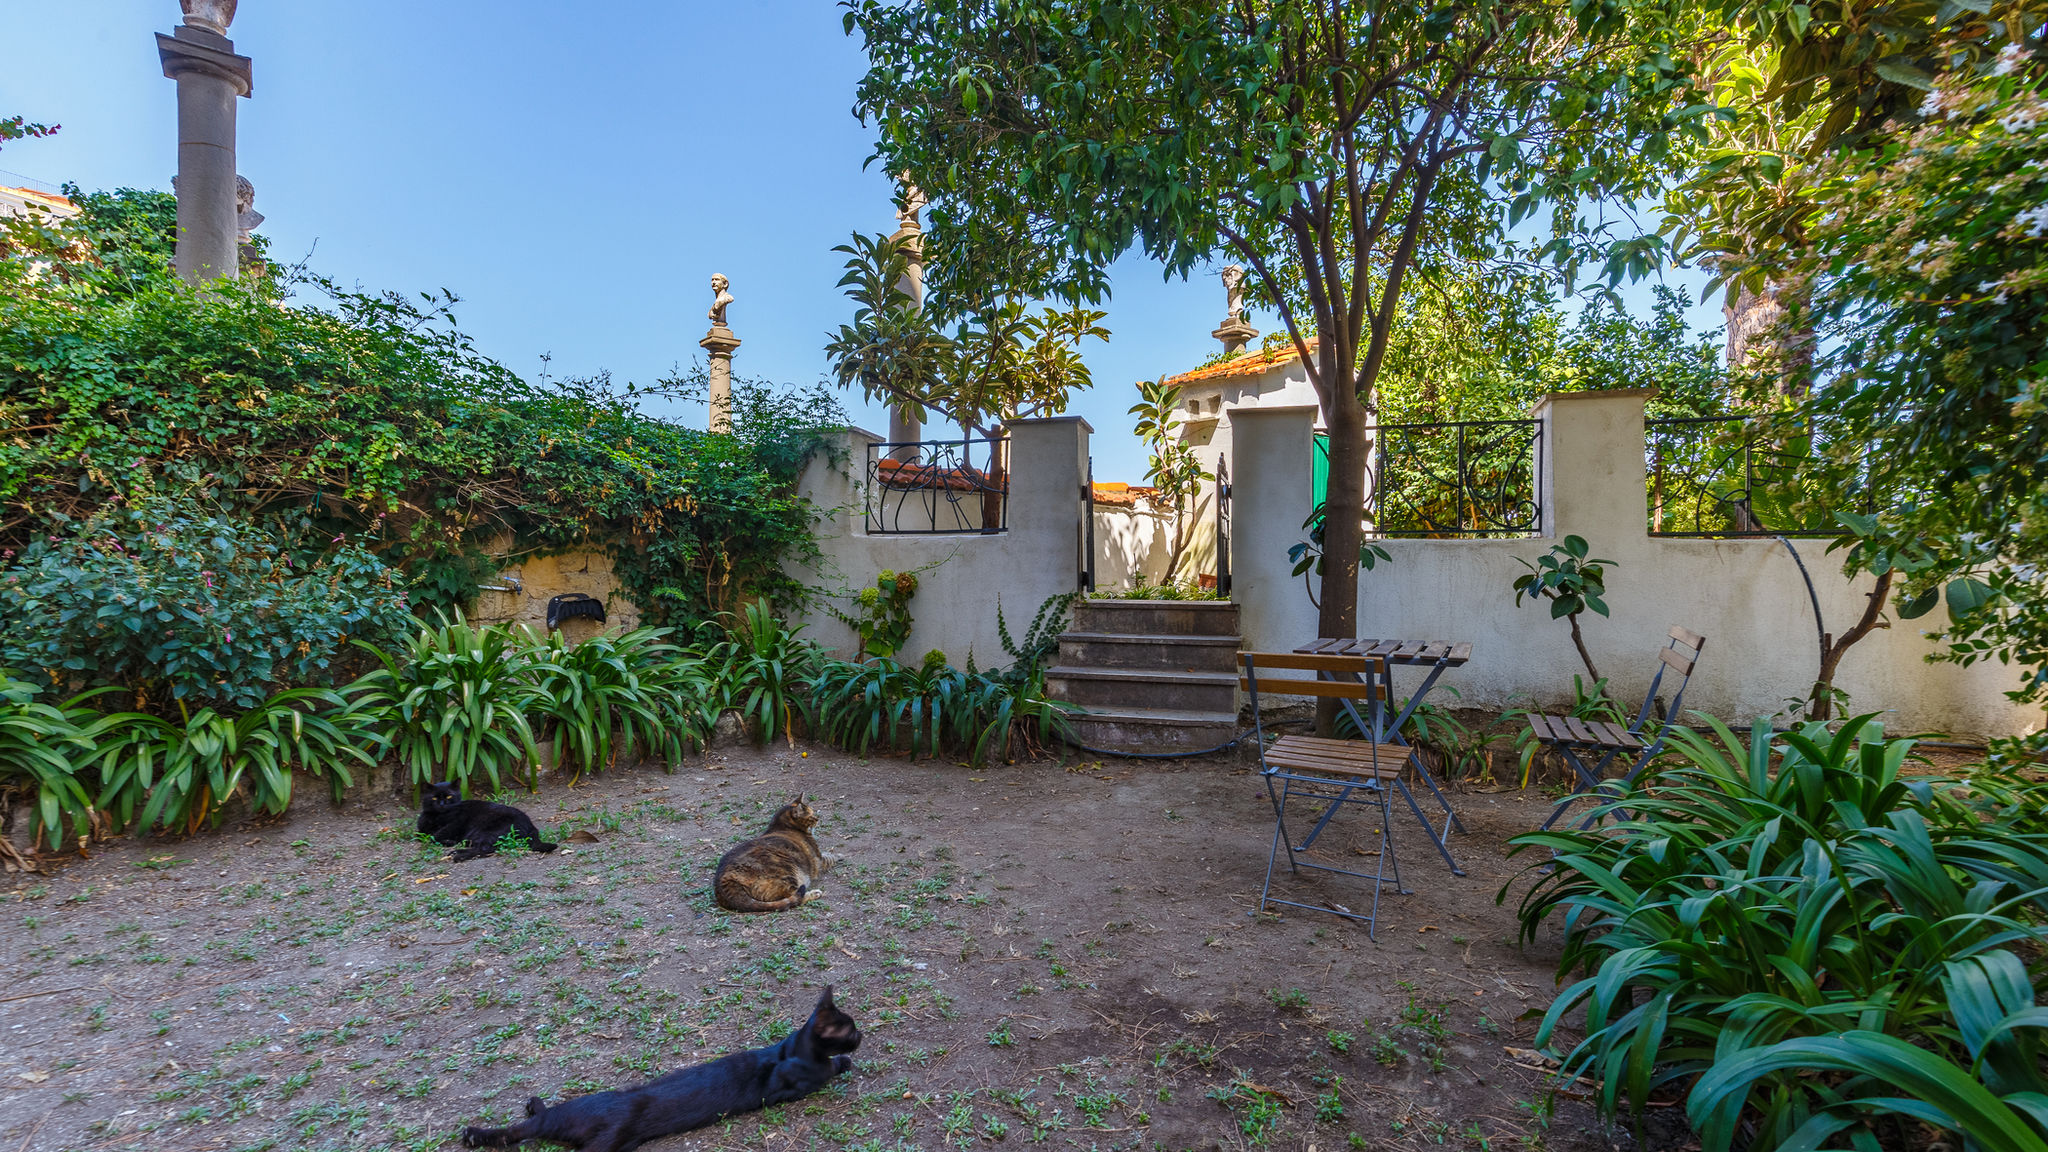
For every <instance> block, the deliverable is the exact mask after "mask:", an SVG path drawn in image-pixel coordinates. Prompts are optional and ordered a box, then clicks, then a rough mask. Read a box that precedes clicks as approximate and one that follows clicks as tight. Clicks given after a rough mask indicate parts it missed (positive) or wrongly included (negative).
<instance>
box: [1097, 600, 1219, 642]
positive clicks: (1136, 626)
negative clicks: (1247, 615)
mask: <svg viewBox="0 0 2048 1152" xmlns="http://www.w3.org/2000/svg"><path fill="white" fill-rule="evenodd" d="M1073 628H1074V631H1076V632H1118V633H1124V634H1134V633H1144V632H1149V633H1153V634H1158V635H1169V636H1237V635H1240V633H1239V631H1238V627H1237V605H1235V604H1233V603H1231V602H1230V601H1228V600H1082V601H1080V602H1079V603H1077V604H1075V605H1074V624H1073Z"/></svg>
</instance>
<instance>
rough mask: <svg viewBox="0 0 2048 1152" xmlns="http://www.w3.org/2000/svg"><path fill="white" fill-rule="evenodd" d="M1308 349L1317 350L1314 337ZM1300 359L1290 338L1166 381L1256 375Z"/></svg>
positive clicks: (1189, 381)
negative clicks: (1272, 346) (1267, 348)
mask: <svg viewBox="0 0 2048 1152" xmlns="http://www.w3.org/2000/svg"><path fill="white" fill-rule="evenodd" d="M1308 350H1309V351H1310V352H1314V351H1315V350H1316V342H1315V340H1314V339H1313V338H1311V339H1310V340H1309V341H1308ZM1299 359H1301V356H1300V355H1299V354H1298V353H1297V352H1295V350H1294V342H1293V341H1292V340H1290V341H1288V342H1287V343H1285V344H1281V345H1279V346H1277V347H1275V348H1274V349H1273V350H1271V351H1269V352H1240V353H1238V354H1237V355H1235V356H1233V357H1231V358H1230V359H1228V360H1221V361H1218V362H1216V363H1214V364H1205V365H1203V366H1202V367H1200V368H1196V369H1194V370H1192V371H1188V372H1183V373H1181V374H1180V375H1178V376H1168V377H1167V378H1166V382H1167V383H1168V384H1182V385H1186V384H1194V383H1197V382H1199V381H1202V380H1217V379H1223V378H1226V377H1231V376H1256V375H1259V374H1260V373H1263V372H1269V371H1271V370H1273V369H1274V368H1278V367H1280V366H1282V365H1286V364H1292V363H1294V362H1295V361H1297V360H1299Z"/></svg>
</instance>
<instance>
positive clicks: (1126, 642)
mask: <svg viewBox="0 0 2048 1152" xmlns="http://www.w3.org/2000/svg"><path fill="white" fill-rule="evenodd" d="M1237 645H1238V638H1237V637H1235V636H1164V635H1159V634H1157V633H1144V632H1064V633H1061V634H1060V663H1061V664H1063V665H1066V666H1068V667H1073V668H1128V669H1156V670H1159V671H1166V672H1230V671H1232V670H1233V669H1235V668H1236V667H1237Z"/></svg>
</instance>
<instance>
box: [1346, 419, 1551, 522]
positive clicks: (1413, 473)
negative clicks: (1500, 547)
mask: <svg viewBox="0 0 2048 1152" xmlns="http://www.w3.org/2000/svg"><path fill="white" fill-rule="evenodd" d="M1366 435H1367V436H1368V437H1370V438H1371V441H1372V445H1373V450H1372V460H1371V463H1370V464H1369V466H1368V468H1367V474H1366V485H1367V498H1368V502H1369V504H1370V507H1371V511H1372V525H1371V526H1370V527H1369V529H1368V534H1370V535H1376V536H1381V537H1395V536H1423V537H1430V536H1438V537H1441V536H1496V537H1514V536H1540V535H1542V534H1543V501H1542V495H1541V493H1540V492H1539V491H1538V490H1537V485H1538V477H1539V476H1541V475H1542V468H1541V467H1540V464H1539V454H1540V453H1541V452H1542V451H1543V437H1542V431H1541V425H1540V424H1539V423H1538V422H1537V421H1535V420H1452V421H1445V422H1443V423H1435V424H1382V425H1379V426H1378V427H1376V428H1368V429H1366Z"/></svg>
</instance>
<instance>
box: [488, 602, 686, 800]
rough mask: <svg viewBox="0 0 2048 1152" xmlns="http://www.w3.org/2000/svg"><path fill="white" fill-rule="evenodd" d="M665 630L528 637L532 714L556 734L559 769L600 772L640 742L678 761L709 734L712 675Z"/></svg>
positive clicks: (551, 735) (548, 731) (667, 760)
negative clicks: (575, 638)
mask: <svg viewBox="0 0 2048 1152" xmlns="http://www.w3.org/2000/svg"><path fill="white" fill-rule="evenodd" d="M667 635H668V632H667V630H666V629H660V628H639V629H635V630H633V631H631V632H627V633H624V634H623V635H617V636H614V635H611V634H610V633H599V634H597V635H595V636H592V637H590V638H589V639H587V640H585V641H583V642H582V643H581V644H578V645H576V646H574V647H571V646H570V645H569V644H568V642H567V641H565V640H564V639H563V638H562V635H561V633H559V632H553V633H549V634H548V635H546V636H541V637H532V636H530V635H529V636H528V638H527V642H528V644H529V646H530V651H531V654H532V656H533V657H534V663H533V665H532V668H533V670H534V671H533V703H532V705H531V707H530V708H529V710H528V719H529V721H533V720H539V721H541V722H542V723H543V724H544V725H545V727H544V729H543V732H542V735H543V736H544V737H546V738H551V739H553V740H554V742H555V766H556V767H557V768H569V769H570V770H572V771H574V772H576V773H577V774H579V775H580V774H582V773H584V772H596V771H600V770H602V769H604V768H605V767H608V766H609V765H611V764H612V763H613V762H614V760H615V759H616V755H617V753H618V752H621V751H625V752H630V751H632V750H633V749H635V748H638V749H641V750H643V751H645V752H646V753H648V754H649V755H653V756H658V757H660V758H661V759H662V760H663V761H664V762H665V763H667V764H670V765H673V764H675V763H676V762H677V761H679V760H681V759H682V758H683V756H684V754H685V753H687V752H689V751H692V750H694V749H696V748H697V747H699V746H701V745H702V744H703V743H704V741H705V740H706V739H707V738H708V737H709V735H710V722H711V720H712V719H714V718H715V716H714V714H713V713H712V712H711V711H710V709H709V707H708V705H709V703H710V701H711V699H712V684H711V679H710V677H709V676H708V675H707V674H706V673H705V672H704V670H703V667H702V664H701V662H699V661H697V660H693V659H689V658H687V657H685V656H684V654H683V652H682V650H681V649H679V648H677V647H676V646H675V645H673V644H669V643H667V640H666V637H667Z"/></svg>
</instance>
